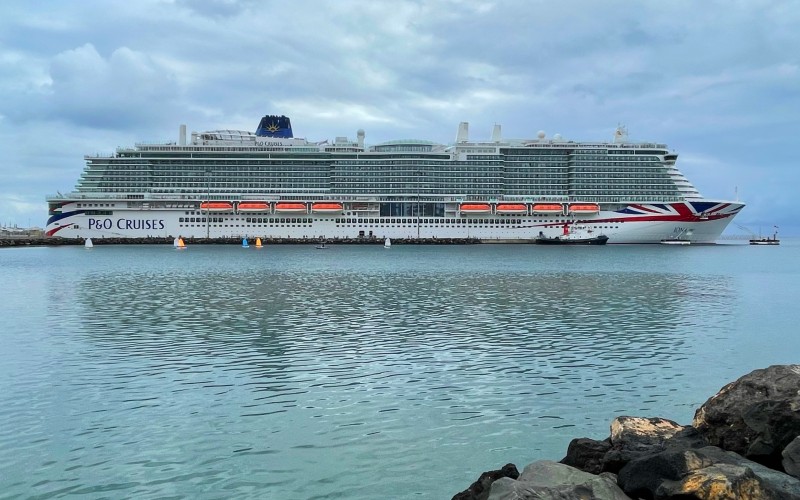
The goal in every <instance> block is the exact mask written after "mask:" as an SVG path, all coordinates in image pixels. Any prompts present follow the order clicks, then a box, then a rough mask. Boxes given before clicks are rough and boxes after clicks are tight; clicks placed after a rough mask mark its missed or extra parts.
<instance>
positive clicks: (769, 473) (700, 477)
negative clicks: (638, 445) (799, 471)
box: [617, 445, 800, 500]
mask: <svg viewBox="0 0 800 500" xmlns="http://www.w3.org/2000/svg"><path fill="white" fill-rule="evenodd" d="M617 482H618V484H619V486H620V487H621V488H622V489H623V491H624V492H625V493H626V494H628V495H630V496H632V497H635V498H640V497H641V498H655V499H668V498H683V499H693V498H696V499H709V500H712V499H713V500H717V499H719V500H721V499H733V498H735V499H759V500H762V499H763V500H773V499H774V500H778V499H786V500H788V499H795V500H800V481H799V480H797V479H796V478H793V477H791V476H789V475H787V474H784V473H782V472H778V471H775V470H772V469H770V468H768V467H765V466H763V465H761V464H758V463H756V462H752V461H750V460H747V459H745V458H743V457H741V456H739V455H737V454H735V453H733V452H726V451H725V450H722V449H720V448H718V447H716V446H707V447H704V448H684V449H681V448H679V447H678V446H677V445H672V446H669V447H668V448H667V449H666V450H665V451H662V452H658V453H654V454H650V455H643V456H641V457H639V458H636V459H634V460H632V461H631V462H630V463H629V464H627V465H626V466H625V467H623V468H622V470H620V472H619V476H618V481H617Z"/></svg>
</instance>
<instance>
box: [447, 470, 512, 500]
mask: <svg viewBox="0 0 800 500" xmlns="http://www.w3.org/2000/svg"><path fill="white" fill-rule="evenodd" d="M501 477H509V478H511V479H516V478H518V477H519V471H518V470H517V466H516V465H514V464H506V465H504V466H503V468H502V469H499V470H491V471H488V472H484V473H483V474H481V476H480V477H479V478H478V480H477V481H475V482H474V483H472V484H471V485H469V488H467V489H466V490H464V491H462V492H460V493H456V495H455V496H453V499H452V500H486V499H487V498H488V497H489V490H490V489H491V487H492V483H493V482H495V481H496V480H498V479H500V478H501Z"/></svg>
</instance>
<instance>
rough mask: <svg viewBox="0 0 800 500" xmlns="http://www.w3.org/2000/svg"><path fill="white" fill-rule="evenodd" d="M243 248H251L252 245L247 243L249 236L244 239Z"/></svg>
mask: <svg viewBox="0 0 800 500" xmlns="http://www.w3.org/2000/svg"><path fill="white" fill-rule="evenodd" d="M242 248H250V245H248V244H247V238H243V239H242Z"/></svg>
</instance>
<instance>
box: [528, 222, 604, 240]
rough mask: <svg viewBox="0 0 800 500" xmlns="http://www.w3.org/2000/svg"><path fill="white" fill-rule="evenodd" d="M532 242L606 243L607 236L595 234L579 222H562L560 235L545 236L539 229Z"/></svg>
mask: <svg viewBox="0 0 800 500" xmlns="http://www.w3.org/2000/svg"><path fill="white" fill-rule="evenodd" d="M534 243H536V244H539V245H605V244H606V243H608V236H606V235H604V234H598V235H595V234H594V231H593V230H592V229H589V228H587V227H585V226H583V225H581V224H564V226H563V228H562V233H561V234H560V235H558V236H553V237H547V236H545V235H544V232H541V231H540V232H539V236H537V237H536V239H535V240H534Z"/></svg>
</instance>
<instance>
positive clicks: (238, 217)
mask: <svg viewBox="0 0 800 500" xmlns="http://www.w3.org/2000/svg"><path fill="white" fill-rule="evenodd" d="M364 138H365V134H364V131H363V130H359V131H358V132H357V133H356V139H355V140H350V139H348V138H347V137H336V138H335V139H334V140H333V141H331V142H329V141H327V140H325V141H320V142H311V141H308V140H306V139H300V138H296V137H294V135H293V133H292V126H291V122H290V120H289V118H288V117H286V116H272V115H268V116H265V117H263V118H262V119H261V121H260V123H259V125H258V128H257V131H256V132H255V133H251V132H245V131H240V130H215V131H209V132H202V133H197V132H193V133H192V134H191V138H190V139H189V140H188V141H187V137H186V127H185V126H183V125H182V126H181V128H180V133H179V139H178V142H177V143H175V142H169V143H163V144H137V145H135V146H134V147H132V148H118V149H117V151H116V152H115V153H114V154H113V155H110V156H86V157H85V160H86V167H85V169H84V171H83V174H82V175H81V177H80V180H79V181H78V185H77V186H76V188H75V191H74V192H72V193H69V194H67V195H61V194H59V195H52V196H49V197H48V199H47V201H48V203H49V208H50V218H49V220H48V221H47V228H46V231H47V234H48V235H49V236H64V237H73V238H75V237H78V238H102V237H122V238H145V237H171V238H175V237H177V236H182V237H184V238H186V237H192V238H201V239H202V238H220V237H237V238H244V237H248V236H250V237H254V238H255V237H262V238H308V239H318V238H370V237H372V238H377V239H381V240H383V239H385V238H391V239H406V238H410V239H414V238H420V239H434V238H439V239H442V238H453V239H462V238H469V239H478V240H483V241H491V242H520V243H521V242H532V241H534V240H535V239H536V238H537V237H539V238H550V237H555V236H558V235H559V234H561V232H562V231H563V228H564V226H565V225H567V226H569V225H573V224H574V225H576V226H578V225H579V226H580V227H581V228H582V229H583V230H586V231H588V232H589V233H593V234H594V235H595V236H600V235H604V236H607V237H608V240H607V241H608V244H619V243H659V242H661V241H664V240H665V239H670V238H675V237H676V236H680V238H681V240H685V241H689V242H691V243H714V242H715V241H716V240H717V238H719V236H720V234H721V233H722V231H723V230H724V229H725V227H726V226H727V225H728V224H729V223H730V222H731V220H732V219H733V218H734V216H735V215H736V214H737V213H738V212H739V211H740V210H741V209H742V208H743V207H744V205H743V204H742V203H739V202H734V201H723V200H709V199H704V198H703V197H702V196H701V195H700V193H699V192H698V191H697V189H695V187H694V186H693V185H692V184H691V183H690V182H689V181H688V180H687V179H686V177H684V175H683V174H682V173H681V172H680V171H679V170H678V168H677V167H676V165H675V163H676V161H677V154H675V153H672V152H670V151H669V150H668V149H667V147H666V145H664V144H655V143H640V142H631V141H629V140H628V138H627V133H626V132H625V129H624V128H618V129H617V131H616V134H615V137H614V140H613V141H612V142H575V141H570V140H565V139H563V138H561V137H560V136H559V135H558V134H556V135H554V136H552V137H549V138H548V137H547V136H546V135H545V134H544V133H543V132H539V133H538V134H537V137H536V138H534V139H527V140H504V139H502V138H501V136H500V126H499V125H495V127H494V130H493V132H492V136H491V139H489V140H486V141H471V140H469V138H468V124H467V123H461V124H460V125H459V129H458V133H457V136H456V141H455V142H454V143H453V144H450V145H444V144H438V143H435V142H430V141H421V140H395V141H389V142H384V143H380V144H375V145H372V146H367V145H365V143H364Z"/></svg>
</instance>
